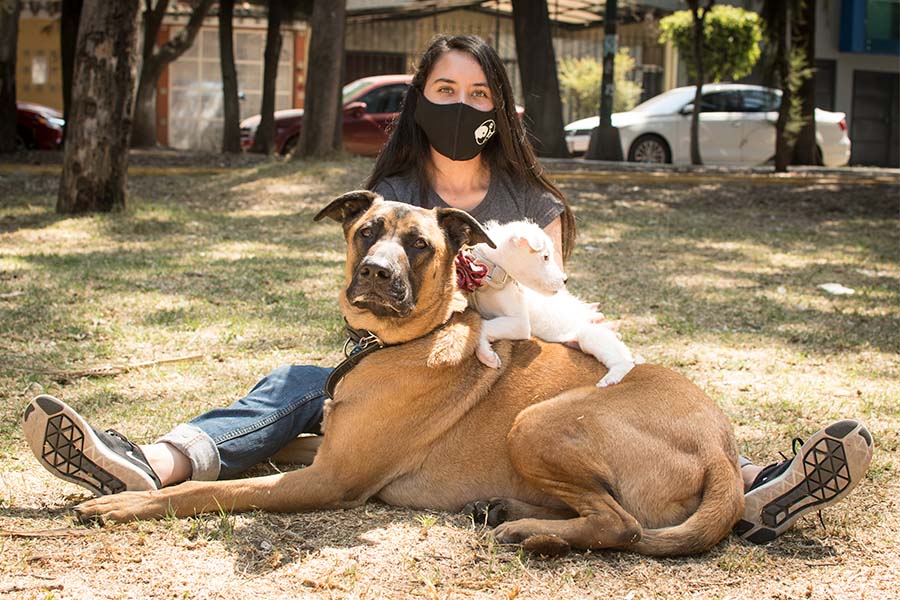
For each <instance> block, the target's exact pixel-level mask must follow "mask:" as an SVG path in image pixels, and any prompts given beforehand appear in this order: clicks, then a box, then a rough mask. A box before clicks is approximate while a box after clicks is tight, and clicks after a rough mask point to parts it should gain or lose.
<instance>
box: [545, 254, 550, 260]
mask: <svg viewBox="0 0 900 600" xmlns="http://www.w3.org/2000/svg"><path fill="white" fill-rule="evenodd" d="M544 262H550V255H549V254H545V255H544Z"/></svg>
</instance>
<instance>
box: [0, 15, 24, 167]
mask: <svg viewBox="0 0 900 600" xmlns="http://www.w3.org/2000/svg"><path fill="white" fill-rule="evenodd" d="M19 9H20V6H19V0H11V1H10V0H5V1H3V0H0V152H12V151H14V150H15V149H16V137H17V136H16V47H17V45H18V44H17V42H18V39H19Z"/></svg>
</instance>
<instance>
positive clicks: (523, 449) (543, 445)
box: [494, 398, 642, 554]
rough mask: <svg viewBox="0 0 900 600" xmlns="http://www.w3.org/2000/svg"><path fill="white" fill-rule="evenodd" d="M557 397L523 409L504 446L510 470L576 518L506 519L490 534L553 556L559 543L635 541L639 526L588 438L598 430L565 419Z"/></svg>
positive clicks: (618, 544) (588, 545)
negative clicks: (567, 508)
mask: <svg viewBox="0 0 900 600" xmlns="http://www.w3.org/2000/svg"><path fill="white" fill-rule="evenodd" d="M561 400H562V399H561V398H557V399H554V400H552V401H550V402H547V403H542V404H539V405H535V406H532V407H531V408H529V409H526V410H525V411H523V412H522V413H521V414H520V415H519V418H518V419H517V420H516V423H515V424H514V425H513V428H512V430H511V431H510V433H509V436H508V437H507V444H508V447H509V452H510V458H511V459H512V463H513V465H514V466H515V468H516V471H518V472H519V474H520V475H522V476H523V477H524V478H525V480H526V481H528V482H529V483H530V484H532V485H533V486H535V487H536V488H538V489H540V490H542V491H544V492H548V493H550V494H552V495H554V496H556V497H557V498H558V499H559V500H562V501H563V502H565V503H566V504H567V505H569V506H570V507H572V509H573V511H574V513H576V514H577V516H576V517H575V518H570V519H564V520H551V519H546V518H523V519H519V520H515V521H508V522H506V523H503V524H501V525H499V526H498V527H497V528H496V529H495V530H494V535H495V537H496V538H497V540H498V541H499V542H501V543H512V544H517V543H521V544H523V546H525V548H526V549H528V550H532V551H535V552H538V553H541V554H558V553H559V552H560V549H561V547H564V546H571V547H575V548H581V549H595V548H611V547H612V548H614V547H623V546H628V545H630V544H633V543H635V542H637V541H639V540H640V539H641V533H642V528H641V525H640V523H638V521H637V519H635V518H634V516H632V515H631V514H630V513H629V512H628V511H626V510H625V509H624V508H623V507H622V506H621V505H620V504H619V502H618V500H617V499H616V491H615V489H614V485H613V483H612V482H613V477H612V474H611V473H612V471H611V469H610V468H609V467H608V466H607V464H606V463H605V462H604V461H603V457H602V452H598V451H597V447H596V446H595V445H594V444H592V439H591V438H593V437H594V436H597V435H602V432H601V431H593V430H591V428H589V427H588V428H585V427H584V426H582V425H581V424H580V423H579V422H578V420H577V419H576V418H573V419H569V418H567V417H568V416H569V415H568V414H566V413H569V412H570V411H567V410H566V408H565V406H564V405H565V404H568V403H567V402H565V401H562V404H563V406H560V401H561ZM573 400H576V399H575V398H573ZM588 401H589V402H591V401H592V400H588ZM551 403H552V404H551ZM561 412H562V413H563V414H560V413H561ZM572 414H577V413H572Z"/></svg>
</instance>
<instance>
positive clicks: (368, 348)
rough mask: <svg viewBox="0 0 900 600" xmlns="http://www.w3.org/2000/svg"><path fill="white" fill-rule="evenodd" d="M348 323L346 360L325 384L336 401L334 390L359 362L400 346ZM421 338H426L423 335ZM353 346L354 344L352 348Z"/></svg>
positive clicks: (329, 396)
mask: <svg viewBox="0 0 900 600" xmlns="http://www.w3.org/2000/svg"><path fill="white" fill-rule="evenodd" d="M346 321H347V319H344V326H345V327H346V329H347V341H346V342H344V356H345V357H346V358H345V359H344V360H342V361H341V364H339V365H338V366H336V367H335V368H334V370H333V371H332V372H331V374H330V375H329V376H328V380H327V381H326V382H325V394H326V395H327V396H328V398H329V399H334V390H335V388H336V387H337V384H338V383H340V381H341V379H343V378H344V377H345V376H346V375H347V373H349V372H350V370H351V369H353V367H355V366H356V365H357V364H358V363H359V361H361V360H362V359H363V358H365V357H366V356H368V355H369V354H372V353H373V352H375V351H376V350H381V349H382V348H390V347H391V346H399V345H400V344H385V343H384V342H382V341H381V340H380V339H379V338H378V336H377V335H375V334H374V333H372V332H371V331H368V330H366V329H354V328H352V327H350V324H349V323H347V322H346ZM449 322H450V319H447V320H446V321H444V322H443V323H441V324H440V325H438V326H437V327H435V328H434V329H432V330H431V331H429V332H428V333H426V334H425V335H431V334H432V333H434V332H435V331H439V330H441V329H443V328H444V327H445V326H446V325H447V323H449ZM421 337H425V336H424V335H423V336H421ZM416 339H418V338H416ZM410 341H412V340H410ZM351 344H353V346H352V347H351Z"/></svg>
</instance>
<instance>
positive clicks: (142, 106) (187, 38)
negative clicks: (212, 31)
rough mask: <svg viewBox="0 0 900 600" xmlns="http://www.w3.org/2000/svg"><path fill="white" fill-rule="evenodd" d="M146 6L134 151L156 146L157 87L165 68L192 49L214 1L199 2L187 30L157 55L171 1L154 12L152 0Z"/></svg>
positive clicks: (160, 0)
mask: <svg viewBox="0 0 900 600" xmlns="http://www.w3.org/2000/svg"><path fill="white" fill-rule="evenodd" d="M146 2H147V4H146V13H145V14H146V17H145V19H144V51H143V63H142V65H141V75H140V79H139V82H138V90H137V99H136V100H135V106H134V130H133V131H132V136H131V145H132V147H134V148H144V147H150V146H155V145H156V143H157V140H156V83H157V82H158V81H159V76H160V75H162V72H163V70H164V69H165V68H166V66H167V65H168V64H169V63H171V62H173V61H175V60H177V59H178V57H179V56H181V55H182V54H184V53H185V52H187V50H188V49H189V48H190V47H191V45H193V43H194V40H195V39H196V38H197V34H198V33H199V32H200V27H201V26H202V25H203V19H204V18H205V17H206V14H207V13H208V12H209V8H210V6H212V4H213V0H203V1H202V2H200V4H198V5H197V6H196V7H195V8H194V10H193V12H191V17H190V19H189V20H188V23H187V25H185V26H184V29H182V30H181V31H179V32H178V35H176V36H175V37H173V38H171V39H170V40H169V41H168V42H166V43H165V44H163V45H162V47H160V49H159V51H158V52H154V51H153V50H154V48H155V47H156V36H157V34H158V33H159V28H160V25H161V24H162V18H163V16H164V15H165V11H166V8H167V7H168V5H169V0H158V1H157V3H156V7H155V8H153V9H152V10H151V9H150V0H146Z"/></svg>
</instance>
